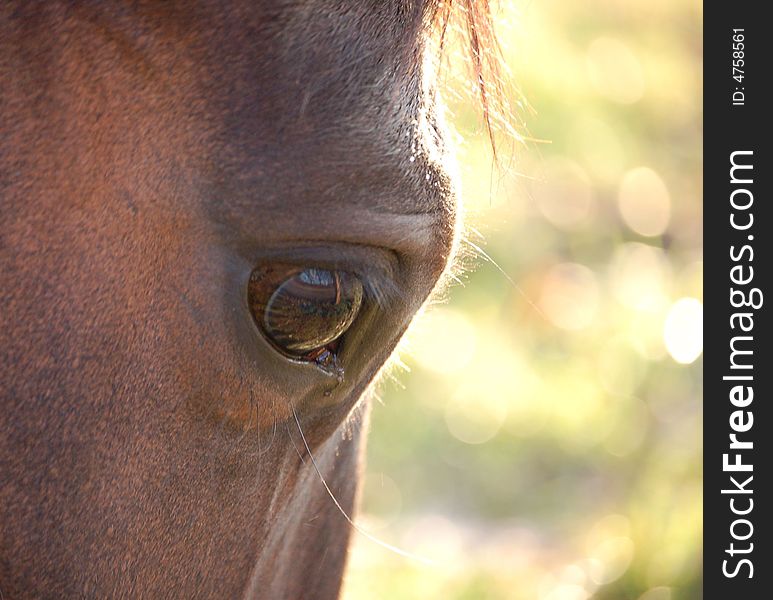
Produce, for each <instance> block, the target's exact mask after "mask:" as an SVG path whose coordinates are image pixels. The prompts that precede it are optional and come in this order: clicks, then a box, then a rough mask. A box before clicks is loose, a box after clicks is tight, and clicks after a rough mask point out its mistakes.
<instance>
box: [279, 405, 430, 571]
mask: <svg viewBox="0 0 773 600" xmlns="http://www.w3.org/2000/svg"><path fill="white" fill-rule="evenodd" d="M291 409H292V411H293V418H294V419H295V424H296V425H297V426H298V433H300V434H301V439H302V440H303V445H304V446H305V447H306V452H308V453H309V458H310V459H311V464H312V465H313V466H314V470H315V471H316V472H317V476H318V477H319V479H320V481H321V482H322V485H323V486H325V490H326V491H327V494H328V496H330V499H331V500H332V501H333V503H334V504H335V505H336V508H338V510H339V512H340V513H341V514H342V515H343V516H344V519H346V521H347V522H348V523H349V525H351V526H352V527H353V528H354V530H355V531H356V532H357V533H359V534H360V535H363V536H365V537H366V538H368V539H369V540H370V541H371V542H373V543H375V544H378V545H379V546H381V547H382V548H386V549H387V550H389V551H391V552H394V553H395V554H398V555H400V556H403V557H405V558H409V559H411V560H415V561H417V562H420V563H422V564H425V565H434V564H435V562H434V561H432V560H430V559H428V558H424V557H423V556H418V555H416V554H412V553H410V552H407V551H406V550H401V549H400V548H398V547H397V546H393V545H392V544H388V543H386V542H384V541H383V540H380V539H378V538H377V537H375V536H374V535H371V534H370V533H368V532H367V531H365V530H364V529H362V528H361V527H360V526H359V525H357V524H356V523H355V522H354V521H353V520H352V519H351V518H350V517H349V515H348V514H346V511H345V510H344V509H343V507H342V506H341V504H340V503H339V502H338V499H337V498H336V497H335V495H334V494H333V491H332V490H331V489H330V487H329V486H328V484H327V481H325V478H324V477H323V475H322V471H320V469H319V466H317V461H316V460H315V459H314V455H313V454H312V453H311V448H309V444H308V442H307V441H306V436H305V435H304V434H303V429H302V428H301V422H300V421H299V420H298V414H297V413H296V412H295V407H291Z"/></svg>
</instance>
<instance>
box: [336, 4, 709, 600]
mask: <svg viewBox="0 0 773 600" xmlns="http://www.w3.org/2000/svg"><path fill="white" fill-rule="evenodd" d="M494 10H495V15H496V26H497V31H498V34H499V37H500V44H501V46H502V48H503V52H504V55H505V59H506V61H507V64H508V66H509V69H510V71H511V73H510V79H511V80H512V81H513V82H515V83H517V85H518V87H519V89H520V90H521V91H522V93H523V95H524V97H525V98H527V99H528V102H529V104H530V105H531V107H532V109H533V110H529V109H527V108H526V107H524V106H522V108H521V110H520V111H519V115H520V116H519V118H520V119H522V120H523V121H524V124H523V125H522V126H521V130H520V131H521V133H522V134H523V135H524V137H529V138H533V139H531V140H526V141H525V142H524V143H523V144H516V145H517V146H519V147H516V148H515V149H514V150H513V151H510V149H509V148H505V149H504V151H503V153H502V154H503V156H504V160H503V162H504V163H506V164H503V165H501V166H500V167H499V168H495V167H493V166H492V160H491V151H490V148H489V143H488V140H487V138H486V135H485V131H484V129H483V128H482V127H481V123H480V116H479V108H478V107H477V106H476V104H475V102H474V101H473V99H471V97H470V94H468V93H464V89H463V88H464V87H465V86H466V87H469V83H463V82H464V81H465V80H464V78H463V77H461V76H459V77H455V76H453V75H449V76H447V77H446V79H447V80H448V83H447V89H446V90H445V96H446V97H447V99H448V104H449V113H450V114H449V120H450V121H451V122H452V124H453V125H454V127H455V129H456V130H457V132H458V133H459V142H458V145H459V148H458V160H459V164H460V171H461V175H462V182H463V196H464V201H465V206H466V212H467V215H466V222H467V224H468V226H469V233H468V235H467V239H468V242H467V243H466V250H467V254H468V255H469V256H474V254H475V250H474V246H478V247H480V248H482V249H483V250H484V251H485V253H486V254H487V255H489V256H490V257H491V258H492V259H493V261H495V262H496V263H497V264H498V265H499V267H501V270H502V271H504V273H506V274H507V275H504V274H503V273H502V272H500V270H499V269H498V268H497V267H496V266H494V265H493V264H492V263H491V262H488V261H487V260H485V259H483V258H480V257H478V258H477V259H474V258H471V259H468V260H467V263H468V266H469V265H474V267H475V268H474V270H472V271H469V272H467V273H466V274H465V275H463V276H462V277H461V283H460V284H457V285H455V286H453V287H452V288H451V290H450V293H449V294H448V301H447V302H445V303H438V304H436V305H434V306H432V307H430V308H429V309H428V310H427V311H426V313H425V314H424V315H423V316H422V317H420V318H419V319H418V320H417V321H416V323H415V324H414V326H413V328H412V331H411V332H410V334H409V336H408V339H407V340H406V343H405V345H404V346H403V347H402V348H401V352H400V360H401V361H402V362H403V363H405V365H406V366H407V367H408V369H409V371H408V370H405V369H403V370H402V371H401V370H400V369H398V370H397V371H396V372H395V374H396V379H397V381H398V382H399V383H397V382H394V381H388V382H386V383H385V384H384V385H382V386H381V388H380V393H379V397H380V399H381V403H375V405H374V408H373V411H372V418H371V432H370V439H369V449H368V463H367V470H366V475H365V480H364V490H363V505H362V509H361V512H360V514H359V515H358V523H359V524H360V526H361V527H363V528H364V529H365V530H367V531H369V532H371V533H372V534H373V535H375V536H377V537H379V538H380V539H383V540H384V541H386V542H389V543H391V544H394V545H397V546H399V547H400V548H402V549H404V550H406V551H408V552H411V553H414V554H417V555H420V556H422V557H425V558H428V559H430V560H432V561H433V563H434V564H433V565H431V566H426V565H424V564H422V563H420V562H417V561H414V560H411V559H407V558H404V557H401V556H398V555H396V554H394V553H392V552H390V551H388V550H386V549H384V548H382V547H380V546H378V545H376V544H374V543H373V542H372V541H369V540H368V539H367V538H365V537H363V536H361V535H358V534H355V535H354V544H353V548H352V553H351V556H350V563H349V568H348V572H347V575H346V580H345V588H344V598H345V599H347V600H355V599H357V600H359V599H382V598H383V599H389V600H399V599H414V598H416V599H418V598H422V599H424V598H442V599H452V600H453V599H459V600H461V599H465V600H466V599H470V600H472V599H478V598H481V599H482V598H487V599H488V598H491V599H508V600H509V599H514V600H519V599H524V600H583V599H586V598H599V599H615V600H618V599H632V600H675V599H695V598H700V597H701V596H702V588H701V581H700V580H701V550H702V524H701V523H702V512H701V487H702V477H701V472H702V459H701V428H702V422H701V402H702V389H701V379H702V359H701V350H702V334H701V328H702V318H703V317H702V304H701V302H702V270H703V265H702V228H701V221H702V216H701V198H702V190H701V187H700V186H701V173H702V154H701V141H702V114H701V104H702V103H701V89H702V80H701V70H702V32H701V18H702V15H701V4H700V2H697V1H694V0H628V1H612V0H591V1H586V2H572V1H571V0H541V1H538V2H537V1H533V0H532V1H528V2H527V1H519V2H503V3H501V4H500V5H499V6H498V7H495V9H494ZM452 62H454V63H458V62H459V61H456V60H454V61H452ZM453 68H455V67H452V70H453ZM512 102H513V104H517V103H518V98H517V97H516V95H515V94H514V95H513V99H512ZM527 131H528V134H527ZM538 140H542V141H538ZM473 244H474V246H473Z"/></svg>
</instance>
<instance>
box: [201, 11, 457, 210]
mask: <svg viewBox="0 0 773 600" xmlns="http://www.w3.org/2000/svg"><path fill="white" fill-rule="evenodd" d="M426 11H427V7H426V6H425V5H424V4H423V3H422V2H410V3H406V2H402V1H390V2H378V3H375V4H371V3H368V2H311V3H295V4H292V5H291V6H287V5H282V6H280V7H278V8H277V7H270V8H268V9H266V8H264V7H262V6H258V7H257V8H255V7H251V8H249V9H246V8H243V10H242V11H235V12H234V13H230V14H228V15H225V16H222V17H221V19H222V20H220V21H218V23H217V25H216V26H214V27H212V28H210V29H209V30H208V31H207V32H206V33H205V34H204V35H205V39H206V52H204V53H202V54H201V55H200V57H201V59H202V62H203V63H204V65H205V66H204V68H205V69H206V70H207V71H208V72H209V73H210V74H215V75H214V76H213V77H212V78H211V80H210V84H211V85H210V87H208V88H207V98H208V100H207V106H208V107H209V108H210V110H211V111H212V112H213V113H214V114H215V117H214V120H216V121H218V122H219V131H218V134H217V136H216V143H214V144H213V145H212V146H211V150H212V152H213V154H214V156H213V157H211V158H212V159H211V160H210V164H211V165H215V169H214V170H215V171H217V175H218V177H217V179H218V183H219V184H220V189H219V190H218V192H219V193H218V194H217V196H218V197H219V198H221V199H222V198H228V199H230V200H228V201H225V202H223V201H221V202H219V207H220V209H221V210H222V211H227V210H228V208H229V205H230V206H234V205H236V204H239V203H240V202H239V199H240V198H242V199H244V202H241V204H242V205H244V206H245V207H246V208H247V209H248V210H249V209H251V208H253V206H252V204H254V202H255V197H256V193H255V192H256V191H257V192H259V198H260V203H261V205H262V206H263V207H264V208H266V209H271V210H277V211H280V210H282V209H288V210H291V211H294V208H295V207H294V206H293V202H294V201H295V202H296V203H297V204H298V205H302V206H305V207H309V206H318V207H321V206H326V205H330V204H342V203H343V204H346V205H357V204H359V205H362V206H363V207H365V208H370V209H375V210H377V211H387V212H389V211H396V212H400V213H404V214H405V213H416V212H420V213H429V212H434V213H445V212H448V207H449V198H451V194H450V193H449V192H450V190H451V189H452V187H453V186H452V182H451V179H450V178H449V176H448V174H447V165H448V162H449V161H448V156H447V154H446V153H445V151H444V144H443V143H442V139H441V138H442V136H441V134H440V131H441V130H442V127H438V126H437V119H438V114H437V110H436V103H435V102H434V95H433V93H432V91H431V90H428V89H427V87H426V86H425V79H424V64H423V54H424V43H425V25H426V20H427V15H426ZM204 85H205V86H206V85H207V84H204ZM277 181H279V182H281V185H280V186H277V185H276V182H277ZM261 182H269V183H270V185H269V188H270V189H261Z"/></svg>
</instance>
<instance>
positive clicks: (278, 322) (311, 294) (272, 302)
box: [248, 267, 363, 361]
mask: <svg viewBox="0 0 773 600" xmlns="http://www.w3.org/2000/svg"><path fill="white" fill-rule="evenodd" d="M362 296H363V287H362V283H361V282H360V280H359V279H358V278H357V277H356V276H354V275H352V274H351V273H348V272H346V271H337V270H327V269H317V268H308V269H299V268H297V267H285V268H279V269H277V268H265V269H256V270H255V271H254V272H253V273H252V276H251V277H250V282H249V289H248V300H249V306H250V311H251V312H252V316H253V319H255V322H256V323H257V324H258V326H259V327H260V329H261V331H262V332H263V334H264V335H265V336H266V338H267V339H268V340H269V341H270V342H271V343H272V344H273V345H274V346H275V347H276V348H277V349H278V350H280V351H281V352H282V353H284V354H286V355H289V356H291V357H293V358H298V359H303V360H309V361H314V360H318V359H320V358H321V357H322V358H328V357H331V358H332V359H334V355H335V350H336V347H337V345H338V341H339V338H340V337H341V336H342V335H343V334H344V333H345V332H346V330H347V329H349V327H350V326H351V324H352V323H353V322H354V319H355V318H356V317H357V312H358V311H359V309H360V306H361V304H362Z"/></svg>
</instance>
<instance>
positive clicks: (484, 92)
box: [433, 0, 511, 160]
mask: <svg viewBox="0 0 773 600" xmlns="http://www.w3.org/2000/svg"><path fill="white" fill-rule="evenodd" d="M437 1H438V4H437V6H436V9H435V14H434V22H433V27H434V29H435V31H436V35H437V36H438V42H439V46H440V49H441V50H442V49H443V48H444V46H445V43H446V40H447V32H448V31H449V29H453V30H454V31H455V32H457V33H458V34H459V35H461V36H462V37H463V38H464V42H465V43H464V47H465V48H466V50H467V53H468V55H469V65H470V70H471V77H472V79H473V81H474V82H475V86H476V88H477V90H478V97H479V100H480V105H481V109H482V113H483V122H484V124H485V127H486V130H487V133H488V137H489V140H490V142H491V148H492V151H493V153H494V159H495V160H496V158H497V149H496V143H495V136H494V133H495V129H496V128H497V124H500V125H504V126H505V127H504V128H505V129H507V128H508V127H507V125H508V124H509V121H510V117H511V112H510V109H509V105H508V102H507V95H506V93H505V89H504V85H503V79H502V76H501V71H502V62H503V61H502V52H501V50H500V47H499V44H498V42H497V36H496V32H495V31H494V23H493V18H492V14H491V5H490V3H489V0H437Z"/></svg>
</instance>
